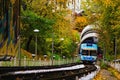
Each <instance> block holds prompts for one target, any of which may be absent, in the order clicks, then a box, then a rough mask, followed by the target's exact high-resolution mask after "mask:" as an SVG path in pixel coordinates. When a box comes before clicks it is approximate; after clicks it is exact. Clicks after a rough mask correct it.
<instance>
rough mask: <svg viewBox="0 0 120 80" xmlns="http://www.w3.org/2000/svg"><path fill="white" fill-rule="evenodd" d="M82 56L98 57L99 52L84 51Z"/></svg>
mask: <svg viewBox="0 0 120 80" xmlns="http://www.w3.org/2000/svg"><path fill="white" fill-rule="evenodd" d="M82 55H90V56H96V55H97V51H96V50H82Z"/></svg>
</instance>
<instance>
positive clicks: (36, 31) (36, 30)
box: [33, 29, 39, 57]
mask: <svg viewBox="0 0 120 80" xmlns="http://www.w3.org/2000/svg"><path fill="white" fill-rule="evenodd" d="M33 31H34V32H35V33H38V32H39V30H38V29H34V30H33ZM35 56H36V57H37V34H36V38H35Z"/></svg>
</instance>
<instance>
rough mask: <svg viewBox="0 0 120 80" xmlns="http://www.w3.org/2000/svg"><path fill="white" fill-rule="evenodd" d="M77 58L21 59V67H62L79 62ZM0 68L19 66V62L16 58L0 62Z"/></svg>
mask: <svg viewBox="0 0 120 80" xmlns="http://www.w3.org/2000/svg"><path fill="white" fill-rule="evenodd" d="M79 61H80V60H79V57H76V58H74V59H73V58H72V59H67V58H66V59H59V60H54V59H53V61H52V60H46V59H44V60H41V59H39V60H35V59H27V58H26V57H25V58H24V59H21V61H20V62H21V66H49V65H62V64H68V63H75V62H79ZM0 66H19V60H18V59H17V58H14V59H12V60H11V61H1V62H0Z"/></svg>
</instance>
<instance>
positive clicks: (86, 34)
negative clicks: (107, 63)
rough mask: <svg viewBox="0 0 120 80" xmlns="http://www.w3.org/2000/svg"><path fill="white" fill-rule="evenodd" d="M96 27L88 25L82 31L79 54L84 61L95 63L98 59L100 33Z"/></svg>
mask: <svg viewBox="0 0 120 80" xmlns="http://www.w3.org/2000/svg"><path fill="white" fill-rule="evenodd" d="M95 28H96V26H95V25H88V26H86V27H85V28H84V29H83V30H82V32H81V36H80V40H81V41H80V46H79V54H80V59H81V61H82V62H83V63H87V62H88V63H93V62H96V60H97V56H98V44H97V43H98V33H97V31H96V30H95Z"/></svg>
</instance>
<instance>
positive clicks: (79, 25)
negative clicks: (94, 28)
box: [75, 16, 88, 30]
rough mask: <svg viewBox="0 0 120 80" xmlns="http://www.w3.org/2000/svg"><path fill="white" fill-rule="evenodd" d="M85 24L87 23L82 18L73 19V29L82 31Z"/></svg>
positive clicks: (84, 18)
mask: <svg viewBox="0 0 120 80" xmlns="http://www.w3.org/2000/svg"><path fill="white" fill-rule="evenodd" d="M87 23H88V21H87V19H86V17H84V16H80V17H76V19H75V27H76V28H78V29H79V30H81V29H83V27H84V26H86V25H87Z"/></svg>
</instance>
